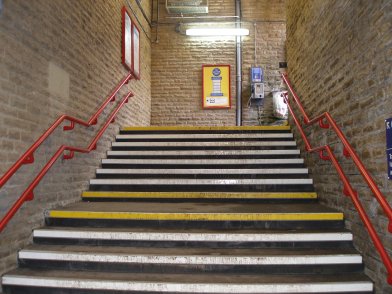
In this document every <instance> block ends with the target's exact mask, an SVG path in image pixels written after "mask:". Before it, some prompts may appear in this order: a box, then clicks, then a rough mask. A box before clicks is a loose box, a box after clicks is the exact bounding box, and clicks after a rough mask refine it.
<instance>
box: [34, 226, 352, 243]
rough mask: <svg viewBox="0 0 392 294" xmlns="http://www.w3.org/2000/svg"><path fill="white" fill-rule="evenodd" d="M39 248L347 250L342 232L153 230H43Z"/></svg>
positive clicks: (38, 236) (347, 239)
mask: <svg viewBox="0 0 392 294" xmlns="http://www.w3.org/2000/svg"><path fill="white" fill-rule="evenodd" d="M33 238H34V242H35V243H39V244H81V245H82V244H90V245H113V246H134V247H196V246H197V247H213V248H282V247H293V248H304V247H306V248H311V247H317V248H322V247H335V248H339V247H347V248H349V247H350V246H351V241H352V238H353V237H352V234H351V233H350V232H348V231H345V230H324V231H320V230H319V231H314V230H313V231H310V230H297V231H273V230H250V229H248V230H224V231H223V230H211V229H204V230H203V229H186V230H185V229H167V228H163V229H155V228H133V229H126V228H111V229H107V228H73V227H45V228H41V229H36V230H34V232H33Z"/></svg>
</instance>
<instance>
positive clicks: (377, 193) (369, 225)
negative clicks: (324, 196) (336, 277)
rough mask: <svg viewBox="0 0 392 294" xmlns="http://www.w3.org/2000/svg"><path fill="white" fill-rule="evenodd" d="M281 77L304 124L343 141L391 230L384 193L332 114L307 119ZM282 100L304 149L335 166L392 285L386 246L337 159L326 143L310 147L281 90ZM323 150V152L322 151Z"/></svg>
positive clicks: (391, 218) (391, 215) (390, 213)
mask: <svg viewBox="0 0 392 294" xmlns="http://www.w3.org/2000/svg"><path fill="white" fill-rule="evenodd" d="M282 78H283V80H284V82H285V84H286V85H287V87H288V89H289V90H290V93H291V95H292V97H293V99H294V102H295V104H297V106H298V108H299V111H300V112H301V114H302V116H303V118H304V123H305V125H312V124H315V123H319V125H320V127H321V128H325V129H327V128H330V127H331V128H332V129H333V130H334V132H335V133H336V135H337V136H338V138H339V139H340V141H341V142H342V144H343V154H344V156H345V157H347V158H352V160H353V162H354V164H355V165H356V167H357V168H358V170H359V171H360V173H361V175H362V177H363V178H364V180H365V182H366V183H367V185H368V186H369V188H370V190H371V191H372V192H373V195H374V197H375V198H376V199H377V201H378V202H379V204H380V206H381V207H382V209H383V211H384V213H385V215H386V216H387V218H388V220H389V224H388V231H389V232H392V209H391V206H390V205H389V204H388V202H387V200H386V198H385V196H384V195H383V194H382V193H381V191H380V189H379V188H378V186H377V184H376V183H375V181H374V180H373V178H372V177H371V175H370V173H369V172H368V171H367V169H366V168H365V166H364V164H363V163H362V161H361V160H360V158H359V157H358V155H357V154H356V152H355V151H354V148H353V147H352V146H351V144H350V143H349V142H348V140H347V138H346V137H345V136H344V134H343V132H342V131H341V130H340V128H339V127H338V125H337V124H336V122H335V120H334V119H333V118H332V116H331V115H330V114H329V113H328V112H325V113H323V114H321V115H319V116H317V117H315V118H314V119H309V116H308V115H307V113H306V111H305V109H304V107H303V105H302V103H301V101H300V99H299V97H298V95H297V94H296V93H295V91H294V89H293V87H292V85H291V83H290V81H289V79H288V77H287V75H286V74H282ZM284 99H285V102H286V103H287V107H288V109H289V112H290V114H291V116H292V119H293V121H294V123H295V125H296V126H297V128H298V131H299V133H300V135H301V137H302V139H303V141H304V144H305V149H306V151H308V152H318V153H319V157H320V158H321V159H322V160H330V161H331V162H332V164H333V166H334V167H335V169H336V171H337V173H338V175H339V178H340V180H341V181H342V182H343V193H344V195H346V196H348V197H350V199H351V201H352V202H353V204H354V207H355V209H356V210H357V212H358V214H359V216H360V218H361V220H362V222H363V223H364V225H365V228H366V229H367V231H368V232H369V235H370V238H371V240H372V242H373V244H374V247H375V248H376V249H377V251H378V252H379V254H380V257H381V260H382V262H383V263H384V265H385V268H386V270H387V273H388V277H387V281H388V283H389V284H391V285H392V261H391V258H390V257H389V255H388V253H387V252H386V249H385V247H384V245H383V244H382V242H381V240H380V237H379V236H378V234H377V232H376V230H375V229H374V227H373V225H372V223H371V221H370V219H369V217H368V215H367V213H366V211H365V209H364V208H363V206H362V204H361V202H360V200H359V198H358V193H357V192H356V191H355V190H354V189H353V187H352V185H351V183H350V181H349V179H348V177H347V176H346V175H345V173H344V171H343V169H342V167H341V165H340V163H339V162H338V160H337V158H336V157H335V155H334V153H333V151H332V149H331V147H330V146H329V145H326V146H321V147H317V148H313V147H312V145H311V144H310V142H309V139H308V138H307V136H306V134H305V132H304V130H303V127H302V125H301V123H300V122H299V120H298V118H297V116H296V114H295V112H294V111H293V109H292V107H291V104H290V100H289V98H288V93H285V95H284ZM324 120H325V121H326V122H325V121H324ZM325 152H326V153H327V154H325Z"/></svg>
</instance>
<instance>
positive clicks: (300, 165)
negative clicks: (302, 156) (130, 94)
mask: <svg viewBox="0 0 392 294" xmlns="http://www.w3.org/2000/svg"><path fill="white" fill-rule="evenodd" d="M101 167H102V168H108V169H116V168H118V169H154V168H156V169H239V170H240V169H263V168H264V169H266V168H269V169H270V168H307V167H306V166H305V164H303V163H293V164H280V163H279V164H270V163H266V164H234V165H233V164H219V165H216V164H205V163H204V164H178V163H176V164H162V163H155V164H151V163H149V164H146V163H145V164H133V163H101Z"/></svg>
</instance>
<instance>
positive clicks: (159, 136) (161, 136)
mask: <svg viewBox="0 0 392 294" xmlns="http://www.w3.org/2000/svg"><path fill="white" fill-rule="evenodd" d="M214 138H217V139H237V138H239V139H241V138H243V139H247V138H252V139H264V138H268V139H269V138H279V139H281V138H293V134H292V133H253V134H252V133H248V134H142V135H140V134H131V135H116V139H122V140H132V139H214Z"/></svg>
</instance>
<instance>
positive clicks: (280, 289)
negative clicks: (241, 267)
mask: <svg viewBox="0 0 392 294" xmlns="http://www.w3.org/2000/svg"><path fill="white" fill-rule="evenodd" d="M4 283H5V284H6V285H16V286H20V285H22V286H24V287H26V291H29V288H30V289H31V287H52V288H53V289H55V288H64V289H71V288H73V289H78V290H85V289H96V288H99V289H103V291H110V293H112V291H116V292H117V291H127V292H126V293H146V294H148V293H155V292H159V293H174V292H175V293H205V294H215V293H216V294H223V293H230V294H250V293H259V294H261V293H270V294H272V293H320V294H322V293H335V294H336V293H339V292H344V293H356V294H361V293H370V292H371V291H372V289H373V287H372V284H371V283H369V282H361V281H357V282H355V281H354V282H340V283H313V282H309V283H281V284H270V283H268V284H234V285H233V284H229V283H224V284H223V283H221V284H219V283H216V284H211V283H210V284H201V283H186V284H184V283H179V282H178V283H162V282H155V283H154V282H134V281H115V280H113V281H111V280H108V281H105V280H104V281H92V280H81V279H80V280H70V279H55V278H52V279H48V278H41V279H37V278H35V279H34V278H29V277H23V276H22V277H18V276H7V277H6V279H5V281H4ZM8 287H9V286H8ZM38 289H40V291H41V288H38ZM49 291H50V290H49ZM55 291H56V290H54V291H53V292H48V293H45V294H49V293H57V294H58V292H55ZM365 291H367V292H365ZM22 293H27V294H29V293H30V292H22ZM40 293H42V292H40ZM105 293H108V292H105Z"/></svg>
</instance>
